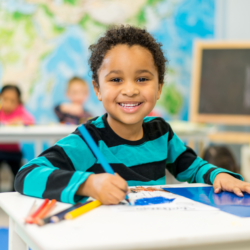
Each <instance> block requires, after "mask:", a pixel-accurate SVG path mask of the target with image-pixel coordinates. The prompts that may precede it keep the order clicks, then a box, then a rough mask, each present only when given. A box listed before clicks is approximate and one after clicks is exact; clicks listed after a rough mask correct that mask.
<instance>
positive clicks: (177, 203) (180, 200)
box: [111, 187, 218, 212]
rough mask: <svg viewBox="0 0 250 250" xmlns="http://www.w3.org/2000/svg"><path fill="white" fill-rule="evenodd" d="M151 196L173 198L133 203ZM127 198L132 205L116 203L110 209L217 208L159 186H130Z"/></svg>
mask: <svg viewBox="0 0 250 250" xmlns="http://www.w3.org/2000/svg"><path fill="white" fill-rule="evenodd" d="M153 197H164V198H168V199H174V200H173V201H172V202H170V203H163V204H154V205H142V206H139V205H134V204H135V201H136V200H138V199H141V198H153ZM129 200H130V202H131V204H132V205H128V204H125V205H116V206H111V209H113V210H114V211H120V212H123V211H127V212H132V211H144V210H167V211H171V210H172V211H178V210H182V211H183V210H187V211H216V210H218V209H216V208H213V207H210V206H207V205H204V204H201V203H198V202H195V201H192V200H190V199H187V198H185V197H182V196H179V195H175V194H172V193H169V192H167V191H164V190H162V189H159V188H151V187H150V188H148V189H147V188H144V187H136V188H131V192H130V193H129Z"/></svg>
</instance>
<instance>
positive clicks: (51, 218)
mask: <svg viewBox="0 0 250 250" xmlns="http://www.w3.org/2000/svg"><path fill="white" fill-rule="evenodd" d="M89 202H90V201H86V202H85V203H76V204H75V205H74V206H71V207H69V208H67V209H64V210H63V211H61V212H59V213H57V214H53V215H51V216H49V217H46V218H44V219H42V220H40V221H39V226H43V225H46V224H48V223H57V222H59V221H62V220H64V215H65V214H66V213H68V212H70V211H73V210H74V209H76V208H79V207H81V206H84V205H86V204H88V203H89Z"/></svg>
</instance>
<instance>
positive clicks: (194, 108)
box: [189, 41, 250, 125]
mask: <svg viewBox="0 0 250 250" xmlns="http://www.w3.org/2000/svg"><path fill="white" fill-rule="evenodd" d="M203 49H250V42H243V41H242V42H239V41H238V42H226V41H196V42H195V44H194V57H193V69H192V84H191V98H190V116H189V118H190V121H192V122H202V123H218V124H229V125H249V124H250V115H249V116H248V115H218V114H202V113H199V112H198V107H199V95H200V77H201V63H202V51H203Z"/></svg>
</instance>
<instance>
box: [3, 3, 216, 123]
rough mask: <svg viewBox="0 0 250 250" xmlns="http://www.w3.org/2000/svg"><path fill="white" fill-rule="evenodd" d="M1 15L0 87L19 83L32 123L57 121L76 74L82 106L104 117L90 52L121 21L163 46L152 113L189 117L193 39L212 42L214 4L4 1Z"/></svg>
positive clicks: (176, 117) (171, 117) (173, 117)
mask: <svg viewBox="0 0 250 250" xmlns="http://www.w3.org/2000/svg"><path fill="white" fill-rule="evenodd" d="M0 11H1V15H0V16H1V18H0V33H1V39H0V48H1V49H0V79H1V81H0V84H1V85H3V84H5V83H7V82H16V83H17V84H19V86H20V87H21V89H22V91H23V94H24V95H23V97H24V101H25V103H26V107H27V108H28V109H29V111H30V112H31V113H33V114H34V116H35V118H36V121H37V123H42V124H44V123H51V122H56V121H57V118H56V116H55V114H54V111H53V108H54V106H55V105H57V104H59V103H60V102H63V101H66V97H65V90H66V84H67V81H68V79H69V78H71V77H72V76H75V75H77V76H80V77H83V78H85V79H86V80H87V81H88V83H89V86H90V97H89V100H88V102H87V104H86V108H87V109H88V110H89V111H90V112H91V113H92V114H93V116H96V115H100V114H102V113H103V112H105V111H104V110H103V108H102V105H101V103H100V102H98V100H97V98H96V97H95V95H94V92H93V90H92V87H91V73H90V70H89V66H88V63H87V60H88V56H89V54H88V46H89V45H90V44H91V43H93V42H94V41H96V40H97V38H98V37H99V36H100V35H101V34H103V32H104V31H105V30H106V29H107V27H108V26H109V25H112V24H119V23H123V24H126V23H128V24H132V25H136V26H139V27H146V28H147V29H148V31H149V32H151V33H152V34H153V35H154V36H155V37H156V38H157V40H158V41H160V42H161V43H162V44H163V49H164V52H165V54H166V56H167V58H168V60H169V66H168V74H167V77H166V84H165V86H164V89H163V93H162V97H161V99H160V101H159V103H158V105H157V107H156V111H157V112H158V113H159V114H160V115H162V116H163V117H164V118H166V119H184V120H186V119H187V118H188V107H189V95H190V79H191V77H190V72H191V66H192V46H193V41H194V40H195V39H197V38H198V39H211V38H213V37H214V26H215V25H214V15H215V2H214V0H206V1H200V0H136V1H134V0H119V1H118V0H113V1H110V0H96V1H91V0H85V1H80V0H61V1H47V0H29V1H25V0H23V1H14V0H8V1H0Z"/></svg>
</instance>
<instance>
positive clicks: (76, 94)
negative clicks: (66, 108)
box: [67, 80, 89, 104]
mask: <svg viewBox="0 0 250 250" xmlns="http://www.w3.org/2000/svg"><path fill="white" fill-rule="evenodd" d="M88 94H89V91H88V86H87V85H86V84H83V83H82V82H79V81H77V80H76V81H74V82H72V83H70V85H69V87H68V90H67V97H68V98H69V100H70V101H71V102H72V103H76V104H83V103H85V102H86V100H87V98H88Z"/></svg>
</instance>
